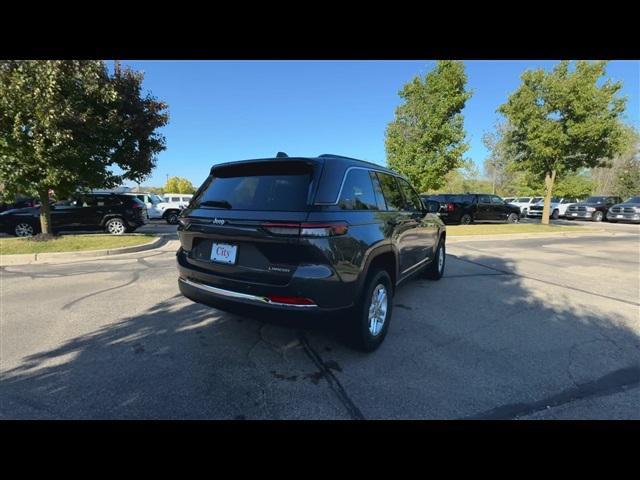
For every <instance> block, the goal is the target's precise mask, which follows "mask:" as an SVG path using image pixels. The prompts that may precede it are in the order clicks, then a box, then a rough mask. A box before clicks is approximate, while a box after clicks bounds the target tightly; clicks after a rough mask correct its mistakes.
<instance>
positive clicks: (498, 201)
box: [491, 197, 504, 205]
mask: <svg viewBox="0 0 640 480" xmlns="http://www.w3.org/2000/svg"><path fill="white" fill-rule="evenodd" d="M491 203H495V204H496V205H504V202H503V201H502V199H501V198H500V197H491Z"/></svg>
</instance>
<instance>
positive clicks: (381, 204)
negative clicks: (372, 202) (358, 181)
mask: <svg viewBox="0 0 640 480" xmlns="http://www.w3.org/2000/svg"><path fill="white" fill-rule="evenodd" d="M369 176H370V177H371V182H372V183H373V193H374V194H375V196H376V203H377V204H378V210H386V209H387V204H386V203H385V201H384V195H383V194H382V187H381V186H380V181H379V180H378V175H376V172H374V171H373V170H371V171H369Z"/></svg>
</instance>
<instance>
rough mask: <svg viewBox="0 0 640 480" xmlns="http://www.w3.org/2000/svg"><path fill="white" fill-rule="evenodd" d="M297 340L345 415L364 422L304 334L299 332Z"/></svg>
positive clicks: (356, 408)
mask: <svg viewBox="0 0 640 480" xmlns="http://www.w3.org/2000/svg"><path fill="white" fill-rule="evenodd" d="M298 338H299V339H300V344H301V345H302V347H303V349H304V353H305V354H306V355H307V356H308V357H309V359H310V360H311V361H312V362H313V363H314V364H315V366H316V367H318V370H319V371H320V373H321V374H322V376H323V377H324V379H325V380H326V381H327V383H328V384H329V389H330V390H331V391H332V392H333V393H334V394H335V396H336V397H337V399H338V401H339V402H340V403H341V404H342V405H343V406H344V407H345V409H346V410H347V413H348V414H349V415H350V416H351V418H352V419H353V420H365V417H364V415H363V414H362V412H361V411H360V409H359V408H358V407H357V406H356V404H355V403H353V400H351V398H350V397H349V395H348V394H347V392H346V390H345V389H344V387H343V386H342V384H341V383H340V380H338V379H337V378H336V376H335V375H334V374H333V372H332V371H331V368H330V366H329V365H327V363H326V362H325V361H324V360H323V359H322V357H321V356H320V354H319V353H318V352H316V351H315V350H314V348H313V347H312V346H311V344H310V343H309V340H308V339H307V337H306V336H305V335H304V333H302V332H299V333H298Z"/></svg>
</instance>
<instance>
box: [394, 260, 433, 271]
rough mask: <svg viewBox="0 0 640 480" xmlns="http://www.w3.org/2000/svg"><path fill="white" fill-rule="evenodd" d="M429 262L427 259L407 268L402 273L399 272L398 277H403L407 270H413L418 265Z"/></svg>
mask: <svg viewBox="0 0 640 480" xmlns="http://www.w3.org/2000/svg"><path fill="white" fill-rule="evenodd" d="M429 260H431V259H430V258H429V257H427V258H425V259H424V260H420V261H419V262H418V263H416V264H414V265H412V266H410V267H409V268H406V269H404V270H403V271H402V272H400V275H404V274H405V273H407V272H408V271H409V270H413V269H415V268H416V267H419V266H420V265H422V264H423V263H425V262H427V261H429Z"/></svg>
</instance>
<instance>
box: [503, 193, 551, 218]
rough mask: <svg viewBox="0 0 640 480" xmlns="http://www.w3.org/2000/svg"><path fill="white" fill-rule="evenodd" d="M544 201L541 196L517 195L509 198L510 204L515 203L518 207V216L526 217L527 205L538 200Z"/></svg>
mask: <svg viewBox="0 0 640 480" xmlns="http://www.w3.org/2000/svg"><path fill="white" fill-rule="evenodd" d="M541 201H544V198H542V197H517V198H514V199H513V200H511V201H510V202H509V203H510V204H511V205H515V206H516V207H520V216H521V217H526V216H527V213H528V212H529V207H530V206H531V205H534V204H536V203H538V202H541Z"/></svg>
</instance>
